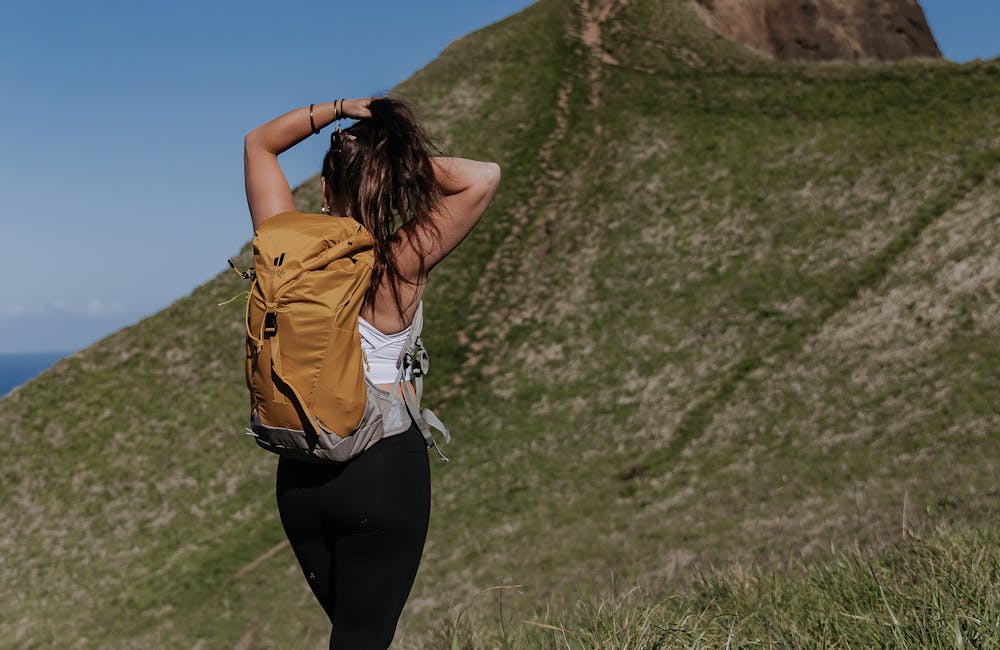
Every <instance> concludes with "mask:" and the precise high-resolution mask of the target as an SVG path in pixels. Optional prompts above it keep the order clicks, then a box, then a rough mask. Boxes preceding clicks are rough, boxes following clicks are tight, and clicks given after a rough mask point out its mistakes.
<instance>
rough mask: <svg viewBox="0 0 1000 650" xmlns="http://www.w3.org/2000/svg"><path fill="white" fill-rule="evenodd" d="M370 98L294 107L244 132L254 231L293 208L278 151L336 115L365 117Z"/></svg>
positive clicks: (249, 203) (246, 176) (289, 146)
mask: <svg viewBox="0 0 1000 650" xmlns="http://www.w3.org/2000/svg"><path fill="white" fill-rule="evenodd" d="M370 101H371V98H367V97H366V98H364V99H344V100H338V101H336V102H323V103H322V104H314V105H313V106H312V107H309V106H304V107H302V108H296V109H295V110H293V111H289V112H287V113H285V114H284V115H280V116H278V117H276V118H274V119H273V120H271V121H270V122H267V123H266V124H262V125H260V126H258V127H257V128H256V129H254V130H253V131H250V132H249V133H247V135H246V137H245V138H244V139H243V177H244V181H245V183H246V191H247V205H248V206H249V208H250V219H251V220H252V221H253V227H254V230H256V229H257V227H258V226H260V224H262V223H263V222H264V221H266V220H267V219H270V218H271V217H273V216H274V215H276V214H279V213H281V212H288V211H289V210H294V209H295V202H294V201H293V200H292V190H291V188H290V187H289V186H288V180H287V179H286V178H285V174H284V173H283V172H282V171H281V167H280V166H279V165H278V154H280V153H282V152H284V151H287V150H288V149H291V148H292V147H293V146H295V145H296V144H298V143H299V142H302V141H303V140H305V139H306V138H308V137H309V136H310V135H312V134H313V133H314V132H318V131H319V130H320V129H322V128H323V127H325V126H327V125H329V124H330V123H331V122H333V121H334V120H336V119H338V118H342V117H353V118H362V117H368V116H369V115H370V113H369V112H368V108H367V106H368V102H370ZM310 110H311V111H312V119H311V120H310Z"/></svg>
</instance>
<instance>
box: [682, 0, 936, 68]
mask: <svg viewBox="0 0 1000 650" xmlns="http://www.w3.org/2000/svg"><path fill="white" fill-rule="evenodd" d="M693 1H694V4H695V7H696V9H697V11H698V13H699V14H700V15H701V17H702V19H703V20H704V21H705V22H706V23H707V24H708V25H709V27H711V28H712V29H714V30H715V31H717V32H719V33H720V34H722V35H723V36H725V37H726V38H728V39H730V40H733V41H737V42H739V43H743V44H744V45H747V46H749V47H752V48H754V49H755V50H759V51H761V52H764V53H766V54H769V55H771V56H773V57H775V58H778V59H802V60H810V61H831V60H846V61H855V60H859V59H875V60H879V61H893V60H898V59H905V58H909V57H917V56H923V57H935V58H938V57H940V56H941V51H940V50H939V49H938V45H937V41H935V40H934V35H933V34H932V33H931V30H930V27H929V26H928V24H927V19H926V17H925V16H924V12H923V9H921V7H920V4H919V3H918V2H917V0H693Z"/></svg>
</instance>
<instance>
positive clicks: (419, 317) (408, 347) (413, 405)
mask: <svg viewBox="0 0 1000 650" xmlns="http://www.w3.org/2000/svg"><path fill="white" fill-rule="evenodd" d="M423 328H424V301H423V300H421V301H420V302H419V303H417V313H416V314H414V315H413V323H412V324H411V325H410V335H409V336H408V337H407V339H406V344H405V345H404V346H403V349H402V351H400V353H399V358H398V359H396V380H395V381H394V382H393V383H392V389H391V390H390V391H389V395H390V396H391V398H392V399H393V400H396V399H398V396H397V395H396V391H397V390H399V391H400V392H401V393H403V401H404V402H405V404H406V407H407V409H409V411H410V416H411V417H412V418H413V422H414V423H416V425H417V428H418V429H420V433H421V434H423V436H424V440H425V441H426V442H427V446H428V447H434V450H435V451H437V453H438V456H440V457H441V460H443V461H445V462H448V457H447V456H445V455H444V454H443V453H441V448H440V447H438V444H437V440H435V439H434V436H433V435H432V434H431V432H430V429H429V428H428V427H427V425H428V423H429V424H430V425H431V426H433V427H434V428H435V429H438V430H439V431H441V433H442V434H443V435H444V438H445V440H446V441H447V442H451V433H450V432H449V431H448V429H447V427H445V426H444V424H443V423H442V422H441V419H440V418H439V417H438V416H437V415H435V414H434V412H433V411H431V410H430V409H421V408H420V404H419V403H418V402H419V399H414V397H413V395H411V394H410V391H408V390H406V388H402V389H401V388H400V384H401V383H402V381H403V373H404V372H405V371H406V358H407V356H408V355H411V354H413V350H414V348H415V347H416V344H417V339H418V338H420V332H421V331H422V330H423ZM423 382H424V379H423V377H422V376H419V375H416V376H414V377H413V383H414V384H415V386H414V389H415V390H416V392H417V395H422V394H423ZM425 412H426V413H427V414H428V415H429V417H425V415H424V413H425Z"/></svg>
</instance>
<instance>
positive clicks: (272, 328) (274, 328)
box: [264, 311, 278, 338]
mask: <svg viewBox="0 0 1000 650" xmlns="http://www.w3.org/2000/svg"><path fill="white" fill-rule="evenodd" d="M277 333H278V312H276V311H269V312H267V313H266V314H264V336H266V337H268V338H270V337H272V336H275V335H276V334H277Z"/></svg>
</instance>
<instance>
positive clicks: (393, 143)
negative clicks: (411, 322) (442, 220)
mask: <svg viewBox="0 0 1000 650" xmlns="http://www.w3.org/2000/svg"><path fill="white" fill-rule="evenodd" d="M368 110H369V111H370V112H371V117H368V118H364V119H361V120H358V121H357V122H356V123H354V124H353V125H351V126H350V127H349V128H348V129H346V130H345V131H343V132H339V131H334V132H333V134H332V135H331V136H330V149H329V150H328V151H327V152H326V156H324V157H323V171H322V174H323V178H324V179H326V183H327V186H328V187H329V188H330V190H331V191H332V192H333V195H334V196H335V197H339V198H340V199H341V200H342V201H343V204H344V208H345V209H346V210H347V213H348V215H349V216H351V217H353V218H354V219H356V220H357V221H359V222H361V224H362V225H363V226H364V227H365V228H367V229H368V232H370V233H371V234H372V237H373V238H374V240H375V266H374V268H373V269H372V278H371V284H370V285H369V287H368V292H367V293H366V294H365V305H369V306H370V305H372V304H373V302H374V300H375V295H376V293H377V291H378V288H379V286H380V285H381V283H382V281H383V280H388V283H389V288H390V290H391V291H392V298H393V301H394V302H395V304H396V309H397V310H398V311H399V313H400V314H402V312H403V305H402V303H401V300H400V295H399V284H400V283H401V282H406V283H407V284H416V283H417V282H419V281H422V279H423V278H424V275H425V268H424V263H423V259H424V255H425V252H426V251H424V250H421V249H420V248H418V249H417V252H418V254H419V255H420V260H421V261H420V268H419V272H418V275H417V278H406V277H403V275H402V274H401V273H400V271H399V267H398V266H397V265H396V260H395V259H394V258H393V255H392V244H393V242H396V241H398V240H399V238H400V234H401V233H404V234H407V235H412V234H414V233H415V232H416V231H417V230H419V229H424V228H430V229H431V231H432V232H433V233H434V235H435V236H436V235H437V230H436V228H435V227H434V224H433V222H431V221H430V220H429V219H428V218H427V216H428V214H429V213H430V211H431V209H432V208H433V207H434V205H435V204H436V203H437V201H438V199H439V198H440V194H439V192H438V189H437V186H436V185H435V183H434V168H433V167H432V166H431V160H430V157H431V154H432V153H433V152H434V151H435V150H434V147H433V146H432V145H431V143H430V141H429V140H428V138H427V135H426V134H425V133H424V130H423V129H422V128H421V126H420V124H419V123H418V122H417V119H416V117H415V116H414V113H413V110H412V109H411V108H410V107H409V106H408V105H407V104H406V103H405V102H403V101H401V100H399V99H395V98H387V97H384V98H379V99H375V100H372V101H371V103H369V104H368ZM345 134H350V135H352V136H354V139H351V138H350V137H347V135H345ZM411 241H412V242H414V244H415V245H416V246H418V247H419V246H420V239H419V238H412V239H411Z"/></svg>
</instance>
